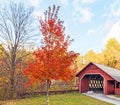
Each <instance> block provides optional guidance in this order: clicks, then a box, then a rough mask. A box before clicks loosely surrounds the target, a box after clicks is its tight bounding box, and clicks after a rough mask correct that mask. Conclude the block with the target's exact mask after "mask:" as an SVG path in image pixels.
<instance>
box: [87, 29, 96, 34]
mask: <svg viewBox="0 0 120 105" xmlns="http://www.w3.org/2000/svg"><path fill="white" fill-rule="evenodd" d="M95 33H96V31H95V30H94V29H89V30H88V32H87V35H88V36H91V35H95Z"/></svg>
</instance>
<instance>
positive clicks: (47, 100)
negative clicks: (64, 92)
mask: <svg viewBox="0 0 120 105" xmlns="http://www.w3.org/2000/svg"><path fill="white" fill-rule="evenodd" d="M46 93H47V94H46V105H49V81H48V80H46Z"/></svg>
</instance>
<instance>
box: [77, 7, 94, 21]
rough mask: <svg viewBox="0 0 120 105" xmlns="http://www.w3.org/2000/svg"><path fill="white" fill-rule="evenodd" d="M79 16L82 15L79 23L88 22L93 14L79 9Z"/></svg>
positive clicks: (85, 9) (84, 9) (87, 10)
mask: <svg viewBox="0 0 120 105" xmlns="http://www.w3.org/2000/svg"><path fill="white" fill-rule="evenodd" d="M79 12H80V14H81V15H82V16H81V18H80V20H81V22H84V23H86V22H90V21H91V19H92V17H93V16H94V14H93V13H92V12H91V11H90V10H89V9H87V8H80V9H79Z"/></svg>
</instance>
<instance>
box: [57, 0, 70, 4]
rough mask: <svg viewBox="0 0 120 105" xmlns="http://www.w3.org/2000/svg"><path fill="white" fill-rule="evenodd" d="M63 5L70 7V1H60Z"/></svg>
mask: <svg viewBox="0 0 120 105" xmlns="http://www.w3.org/2000/svg"><path fill="white" fill-rule="evenodd" d="M59 2H61V3H62V4H63V5H68V0H59Z"/></svg>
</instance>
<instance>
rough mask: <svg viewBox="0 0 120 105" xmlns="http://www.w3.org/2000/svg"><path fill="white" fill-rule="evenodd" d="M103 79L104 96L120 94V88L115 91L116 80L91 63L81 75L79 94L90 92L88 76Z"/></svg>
mask: <svg viewBox="0 0 120 105" xmlns="http://www.w3.org/2000/svg"><path fill="white" fill-rule="evenodd" d="M97 74H99V75H100V76H102V77H103V93H104V94H120V88H117V89H115V80H114V79H113V78H112V77H111V76H110V75H109V74H107V73H105V72H104V71H103V70H101V69H100V68H98V67H97V66H96V65H94V64H93V63H89V64H88V65H87V66H86V67H85V68H84V69H83V70H82V71H81V72H79V74H78V75H77V76H78V77H79V85H78V88H79V92H80V93H83V92H87V91H89V84H88V77H87V75H97Z"/></svg>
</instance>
